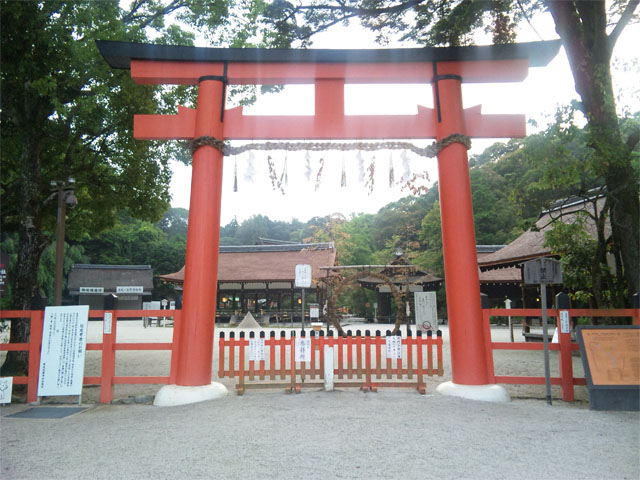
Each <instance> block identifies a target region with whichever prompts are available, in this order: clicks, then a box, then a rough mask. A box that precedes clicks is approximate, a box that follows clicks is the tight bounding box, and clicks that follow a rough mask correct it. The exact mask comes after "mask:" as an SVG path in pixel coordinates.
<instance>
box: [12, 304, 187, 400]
mask: <svg viewBox="0 0 640 480" xmlns="http://www.w3.org/2000/svg"><path fill="white" fill-rule="evenodd" d="M105 314H111V320H110V321H111V329H110V330H111V333H104V332H105V329H104V328H103V329H102V332H103V333H102V342H94V343H87V351H100V352H101V353H102V360H101V368H100V376H93V377H91V376H85V377H84V380H83V383H84V385H99V386H100V403H109V402H110V401H111V400H112V399H113V387H114V385H118V384H129V385H138V384H139V385H144V384H171V383H175V376H176V373H175V372H176V367H177V365H176V362H177V355H175V350H174V345H178V343H177V337H176V336H177V335H178V332H179V329H178V328H176V329H174V335H173V342H172V343H144V342H138V343H131V342H129V343H126V342H116V335H117V327H118V318H142V317H173V318H174V322H175V324H176V325H178V324H179V322H180V318H181V314H182V311H181V310H91V311H89V318H101V319H102V321H103V322H104V321H105V318H107V319H108V318H109V315H105ZM19 318H29V319H30V323H31V325H30V329H31V330H30V341H29V342H28V343H3V344H0V351H26V352H28V353H29V360H28V362H29V363H28V372H29V375H28V376H16V377H13V382H14V383H15V384H18V385H20V384H22V385H24V384H26V385H27V402H35V401H36V400H37V398H38V373H39V368H40V349H41V345H42V327H43V321H44V310H24V311H22V310H5V311H0V319H19ZM107 321H108V320H107ZM103 327H104V324H103ZM106 330H109V329H106ZM119 350H120V351H122V350H170V351H172V355H171V367H170V372H169V375H166V376H135V377H132V376H117V375H116V374H115V369H116V352H117V351H119Z"/></svg>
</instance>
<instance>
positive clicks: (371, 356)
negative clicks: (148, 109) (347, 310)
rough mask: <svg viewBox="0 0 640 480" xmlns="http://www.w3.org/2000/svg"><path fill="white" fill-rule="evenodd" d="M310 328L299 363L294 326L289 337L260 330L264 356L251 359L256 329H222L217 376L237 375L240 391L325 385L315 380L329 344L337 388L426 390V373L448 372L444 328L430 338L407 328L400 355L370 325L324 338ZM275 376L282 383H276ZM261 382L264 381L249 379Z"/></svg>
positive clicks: (231, 376)
mask: <svg viewBox="0 0 640 480" xmlns="http://www.w3.org/2000/svg"><path fill="white" fill-rule="evenodd" d="M309 333H310V340H311V353H310V361H309V362H304V361H302V362H296V361H293V360H295V358H296V357H295V348H296V346H295V340H296V332H295V331H291V335H290V337H289V338H287V337H286V333H285V331H284V330H283V331H281V332H280V336H279V337H276V332H275V331H271V332H270V333H269V338H265V337H266V335H265V332H264V331H261V332H260V336H259V337H258V338H260V339H262V340H263V341H264V359H260V360H251V359H250V358H249V349H250V341H251V339H254V338H256V337H255V333H254V332H249V338H248V339H247V338H246V337H245V332H240V335H239V338H236V337H235V332H230V333H229V338H228V339H226V338H225V332H220V341H219V348H218V354H219V361H218V376H219V378H224V377H229V378H237V379H238V384H237V385H236V390H237V392H238V394H242V393H244V391H245V389H247V388H274V387H285V388H286V389H287V391H289V392H293V391H295V392H299V391H300V389H301V388H302V387H316V388H317V387H321V386H322V385H324V383H318V382H314V381H313V380H315V379H324V364H325V349H324V347H325V346H328V347H330V348H331V352H332V355H333V356H334V357H335V358H334V360H335V359H337V361H336V362H335V366H334V369H333V373H334V378H336V379H338V381H334V382H333V385H334V386H336V387H360V388H361V389H362V390H365V391H376V390H377V389H378V388H381V387H411V388H416V389H417V390H418V391H419V392H421V393H424V392H425V389H426V384H425V381H424V377H425V375H429V376H433V375H440V376H442V375H443V373H444V368H443V359H442V333H441V332H438V335H437V337H436V338H435V339H434V338H433V337H432V336H431V332H429V334H428V336H427V337H426V338H425V337H423V336H422V332H418V334H417V336H415V337H413V335H412V333H411V332H409V334H408V335H407V336H406V337H405V338H402V339H401V345H402V355H401V358H396V359H391V358H387V351H386V337H387V336H390V335H391V332H390V331H387V333H386V336H383V335H382V334H381V333H380V331H376V332H375V335H374V336H372V335H371V333H370V332H369V330H366V331H365V332H364V335H362V333H361V331H360V330H358V331H356V333H355V335H352V334H351V331H347V336H346V337H342V336H338V337H337V338H334V337H333V332H330V334H329V336H326V337H325V335H324V332H323V331H321V332H319V335H317V336H316V335H315V332H312V331H310V332H309ZM301 338H307V337H306V333H305V332H302V333H301ZM434 349H435V355H434ZM334 350H336V353H335V354H334V353H333V352H334ZM383 350H384V354H383ZM345 379H346V380H349V381H344V380H345ZM274 380H281V381H282V380H284V382H281V383H274ZM308 380H311V381H308ZM257 381H260V382H259V383H249V382H257Z"/></svg>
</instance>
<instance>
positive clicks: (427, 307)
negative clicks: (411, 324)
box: [413, 292, 438, 330]
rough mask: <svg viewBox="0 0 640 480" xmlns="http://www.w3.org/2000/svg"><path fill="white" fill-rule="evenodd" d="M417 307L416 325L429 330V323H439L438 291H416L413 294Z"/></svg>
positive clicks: (433, 326)
mask: <svg viewBox="0 0 640 480" xmlns="http://www.w3.org/2000/svg"><path fill="white" fill-rule="evenodd" d="M413 298H414V301H415V306H416V307H415V308H416V325H417V326H418V328H420V329H422V330H428V327H429V325H430V326H431V327H432V328H434V329H435V328H436V325H438V307H437V303H436V292H415V293H414V294H413Z"/></svg>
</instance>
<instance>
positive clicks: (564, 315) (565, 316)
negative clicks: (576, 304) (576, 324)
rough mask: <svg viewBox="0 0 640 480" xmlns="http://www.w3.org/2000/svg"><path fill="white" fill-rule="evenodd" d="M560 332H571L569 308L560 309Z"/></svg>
mask: <svg viewBox="0 0 640 480" xmlns="http://www.w3.org/2000/svg"><path fill="white" fill-rule="evenodd" d="M560 332H562V333H571V322H570V321H569V311H568V310H560Z"/></svg>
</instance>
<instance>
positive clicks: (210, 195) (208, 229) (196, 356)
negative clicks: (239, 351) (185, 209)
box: [176, 80, 223, 386]
mask: <svg viewBox="0 0 640 480" xmlns="http://www.w3.org/2000/svg"><path fill="white" fill-rule="evenodd" d="M222 94H223V85H222V83H221V82H219V81H216V80H204V81H202V82H200V87H199V91H198V108H197V111H196V126H195V135H196V136H201V135H210V136H213V137H216V138H220V139H221V138H223V135H222V122H221V121H220V109H221V107H222V102H223V98H222ZM221 198H222V154H221V153H220V152H219V151H218V150H216V149H215V148H213V147H211V146H203V147H201V148H199V149H198V150H197V151H196V152H195V153H194V155H193V173H192V180H191V199H190V208H189V227H188V230H187V252H186V259H185V278H184V294H183V306H182V319H181V320H182V321H181V322H180V324H181V325H180V330H181V331H180V343H179V347H178V348H179V350H178V355H179V362H178V371H177V379H176V381H177V384H178V385H185V386H199V385H209V384H210V383H211V363H212V362H211V361H212V356H213V342H212V338H213V332H214V319H215V313H216V292H217V280H218V248H219V244H220V241H219V240H220V205H221Z"/></svg>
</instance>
